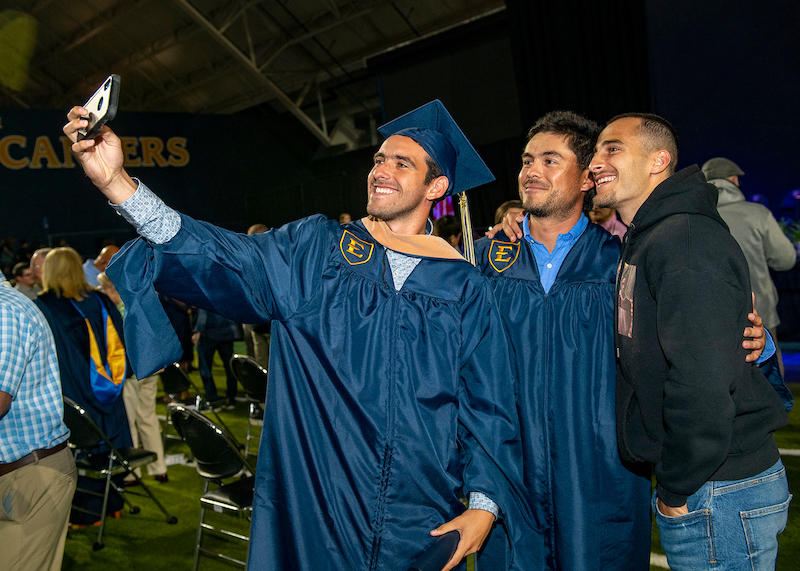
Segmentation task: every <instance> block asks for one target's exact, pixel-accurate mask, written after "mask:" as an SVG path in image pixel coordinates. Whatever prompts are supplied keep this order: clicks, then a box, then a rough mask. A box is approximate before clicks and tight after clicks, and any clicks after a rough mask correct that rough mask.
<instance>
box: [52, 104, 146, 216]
mask: <svg viewBox="0 0 800 571" xmlns="http://www.w3.org/2000/svg"><path fill="white" fill-rule="evenodd" d="M90 101H91V99H90ZM87 117H90V111H89V110H88V109H86V108H85V107H83V106H76V107H73V108H72V109H70V111H69V113H67V120H68V123H67V124H66V125H64V128H63V131H64V134H65V135H66V136H67V137H68V138H69V140H70V141H72V143H73V144H72V152H73V153H75V157H76V159H77V160H78V163H80V165H81V166H82V167H83V170H84V172H85V173H86V176H88V177H89V179H90V180H91V181H92V182H93V183H94V185H95V186H96V187H97V188H99V189H100V190H101V191H102V192H103V194H105V195H106V197H107V198H108V199H109V200H110V201H111V202H112V203H114V204H122V203H123V202H125V201H126V200H127V199H128V198H130V197H131V196H132V195H133V193H134V192H135V191H136V188H137V184H136V183H135V182H133V179H131V177H130V176H128V173H127V172H125V169H123V168H122V164H123V162H124V156H123V154H122V143H121V142H120V140H119V137H117V136H116V135H115V134H114V132H113V131H111V129H109V128H108V126H105V125H104V126H103V127H102V128H101V129H100V132H99V133H98V134H96V135H94V136H92V135H93V134H91V133H90V134H89V136H88V137H87V138H84V139H83V140H78V139H79V138H81V137H83V134H82V133H81V130H83V131H84V132H85V131H86V129H88V128H89V124H90V121H89V119H87Z"/></svg>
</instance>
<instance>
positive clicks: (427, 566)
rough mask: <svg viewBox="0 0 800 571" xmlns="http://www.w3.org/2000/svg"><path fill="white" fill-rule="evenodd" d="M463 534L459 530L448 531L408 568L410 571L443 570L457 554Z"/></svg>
mask: <svg viewBox="0 0 800 571" xmlns="http://www.w3.org/2000/svg"><path fill="white" fill-rule="evenodd" d="M459 541H461V534H460V533H458V531H456V530H453V531H448V532H447V533H445V534H444V535H440V536H439V538H438V539H437V540H436V541H435V542H434V543H433V544H432V545H431V546H430V547H428V549H426V550H425V552H424V553H423V554H422V555H420V556H419V557H418V558H417V560H416V561H415V562H414V563H413V565H411V567H409V568H408V571H441V570H442V567H444V566H445V565H447V562H448V561H450V558H451V557H452V556H453V554H455V552H456V548H457V547H458V542H459Z"/></svg>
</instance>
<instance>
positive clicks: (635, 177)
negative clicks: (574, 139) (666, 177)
mask: <svg viewBox="0 0 800 571" xmlns="http://www.w3.org/2000/svg"><path fill="white" fill-rule="evenodd" d="M640 122H641V119H638V118H635V117H626V118H624V119H619V120H617V121H614V122H613V123H610V124H609V125H608V126H607V127H606V128H605V129H603V132H602V133H600V137H598V139H597V147H596V149H595V151H596V152H595V155H594V158H593V159H592V162H591V164H590V165H589V170H591V171H592V176H593V177H594V181H595V184H596V187H597V195H596V196H595V197H594V204H595V206H598V207H601V208H616V209H617V210H618V211H620V215H621V216H622V218H623V221H625V222H626V224H628V223H630V221H631V219H632V218H633V214H635V213H636V211H637V210H638V209H639V206H641V204H642V203H643V202H644V201H645V200H646V199H647V197H648V196H649V194H650V191H651V190H652V188H650V186H651V182H652V181H651V180H650V179H651V168H650V167H651V163H652V162H653V157H652V156H651V155H652V153H647V152H646V150H645V149H644V148H643V146H642V140H641V137H640V136H639V135H638V134H637V128H638V126H639V123H640Z"/></svg>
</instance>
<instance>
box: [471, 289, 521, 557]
mask: <svg viewBox="0 0 800 571" xmlns="http://www.w3.org/2000/svg"><path fill="white" fill-rule="evenodd" d="M465 312H466V313H465V319H464V320H463V324H464V325H463V326H464V330H463V331H462V334H463V336H464V344H463V348H464V349H463V352H462V358H463V362H462V363H461V379H462V387H461V390H462V393H461V397H460V403H459V407H460V408H459V430H458V434H459V444H460V446H461V448H462V451H463V456H464V463H465V464H464V487H465V491H467V492H481V493H483V494H486V495H487V496H488V497H489V498H491V499H492V500H493V501H494V502H496V503H497V504H498V505H499V507H500V510H501V517H502V518H503V519H504V520H505V521H504V525H505V526H506V529H507V531H508V533H509V534H510V535H511V536H512V537H514V538H516V539H517V540H518V541H515V542H514V543H513V544H512V545H515V550H516V551H519V550H520V549H536V548H537V547H536V546H535V545H533V542H532V541H525V540H524V538H526V537H531V536H534V535H533V534H531V533H529V532H528V531H527V530H529V529H531V528H532V527H534V528H535V527H536V525H537V524H536V522H535V521H534V516H533V514H532V512H531V510H530V505H531V501H530V499H529V498H528V493H527V490H526V488H525V485H524V483H523V474H522V444H521V440H520V432H519V429H520V427H519V417H518V413H517V399H516V382H515V379H516V377H515V375H514V373H513V370H512V366H511V361H510V357H509V352H508V348H509V344H508V340H507V337H506V334H505V330H504V329H503V325H502V322H501V318H500V315H499V313H498V309H497V306H496V304H495V301H494V296H493V294H492V293H491V289H490V286H489V284H488V282H484V285H482V287H481V289H480V291H478V292H477V294H476V295H474V296H473V297H472V299H471V300H468V301H467V303H466V305H465ZM525 558H526V556H525V554H523V553H519V552H517V553H513V554H512V559H513V560H514V561H516V563H517V564H520V563H521V562H522V561H524V560H525ZM512 568H517V567H516V565H514V566H512Z"/></svg>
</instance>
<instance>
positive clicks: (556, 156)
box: [517, 133, 593, 222]
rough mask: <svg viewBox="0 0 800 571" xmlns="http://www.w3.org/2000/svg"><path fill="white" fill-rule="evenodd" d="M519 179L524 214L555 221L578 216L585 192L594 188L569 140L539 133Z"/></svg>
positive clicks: (527, 150) (525, 156)
mask: <svg viewBox="0 0 800 571" xmlns="http://www.w3.org/2000/svg"><path fill="white" fill-rule="evenodd" d="M517 180H518V181H519V196H520V199H521V200H522V207H523V208H524V209H525V211H526V212H528V213H530V214H531V216H533V217H535V218H546V219H552V220H553V221H556V222H563V221H564V220H567V219H569V218H570V217H577V216H579V215H580V212H581V209H582V207H583V193H584V192H586V191H588V190H589V189H591V188H592V186H593V185H592V182H591V180H590V179H589V171H588V170H584V171H581V169H580V168H579V167H578V159H577V157H576V156H575V153H574V152H573V151H572V150H571V149H570V148H569V145H568V143H567V139H566V137H564V136H563V135H556V134H554V133H537V134H536V135H534V136H533V137H532V138H531V140H530V141H528V144H527V145H525V151H524V152H523V153H522V169H520V171H519V176H518V178H517Z"/></svg>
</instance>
